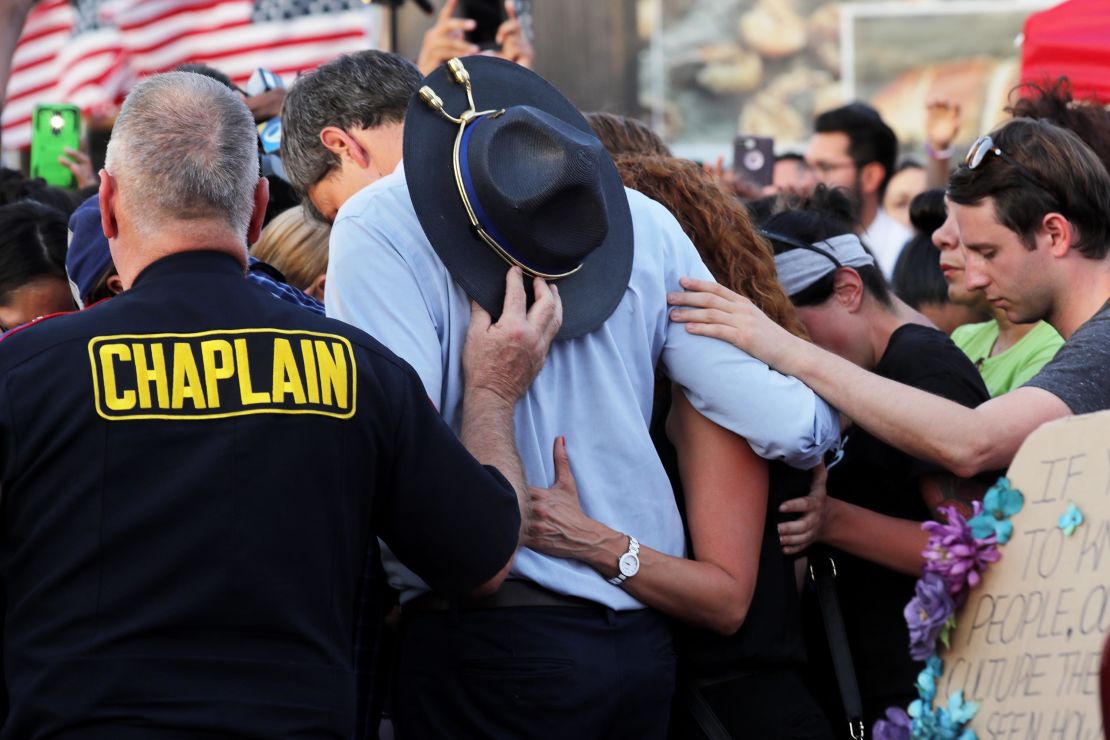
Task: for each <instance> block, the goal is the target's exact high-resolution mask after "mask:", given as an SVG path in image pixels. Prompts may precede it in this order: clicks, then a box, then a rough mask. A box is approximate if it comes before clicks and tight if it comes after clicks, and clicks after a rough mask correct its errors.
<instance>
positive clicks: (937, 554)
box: [921, 501, 1001, 606]
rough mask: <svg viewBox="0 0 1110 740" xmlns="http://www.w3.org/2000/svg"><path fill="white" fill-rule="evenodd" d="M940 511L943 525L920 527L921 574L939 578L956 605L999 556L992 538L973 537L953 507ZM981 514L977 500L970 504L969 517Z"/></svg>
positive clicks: (964, 597)
mask: <svg viewBox="0 0 1110 740" xmlns="http://www.w3.org/2000/svg"><path fill="white" fill-rule="evenodd" d="M940 511H941V513H943V514H944V516H945V518H946V519H947V520H948V522H947V523H945V524H941V523H940V522H925V523H924V524H922V525H921V528H922V529H924V530H925V531H926V532H928V533H929V543H928V544H927V545H926V546H925V551H924V552H923V553H922V554H923V555H924V556H925V571H926V572H927V573H936V574H937V575H939V576H940V577H941V578H943V579H944V582H945V584H946V585H947V587H948V593H949V595H951V596H952V597H953V599H954V600H955V602H956V605H957V606H960V605H962V604H963V603H964V601H966V600H967V592H968V591H969V590H971V589H973V588H975V587H976V586H978V585H979V581H980V580H981V579H982V574H983V571H985V570H986V569H987V564H988V563H995V562H998V559H999V558H1000V557H1001V553H999V552H998V544H997V543H996V542H995V537H994V535H993V534H992V535H990V536H988V537H985V538H983V539H979V538H977V537H976V536H975V535H974V534H973V533H972V531H971V526H970V525H969V524H968V523H967V521H966V520H965V519H964V518H963V517H962V516H960V513H959V512H958V511H956V509H955V507H943V508H941V509H940ZM982 512H983V507H982V505H981V504H980V503H979V502H978V501H975V502H973V503H972V516H973V517H976V516H979V515H980V514H982Z"/></svg>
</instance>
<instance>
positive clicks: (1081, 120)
mask: <svg viewBox="0 0 1110 740" xmlns="http://www.w3.org/2000/svg"><path fill="white" fill-rule="evenodd" d="M1014 93H1018V96H1019V97H1018V100H1017V102H1015V103H1014V104H1013V105H1011V106H1009V107H1008V108H1006V112H1007V113H1009V114H1010V115H1012V116H1013V117H1014V118H1034V119H1040V120H1045V121H1049V122H1051V123H1054V124H1056V125H1057V126H1059V127H1060V128H1066V129H1070V130H1071V131H1073V132H1074V133H1075V135H1076V136H1078V137H1079V138H1080V139H1082V140H1083V143H1084V144H1086V145H1087V146H1089V147H1091V149H1093V150H1094V152H1095V154H1097V155H1098V158H1099V159H1100V160H1102V165H1103V167H1105V168H1106V169H1107V170H1108V171H1110V112H1108V111H1107V110H1106V109H1105V108H1104V107H1102V106H1101V105H1100V104H1099V103H1098V102H1097V101H1095V100H1076V99H1075V95H1074V93H1073V92H1072V88H1071V81H1070V80H1069V79H1068V78H1067V77H1059V78H1057V79H1056V80H1055V81H1054V82H1049V81H1045V82H1043V83H1041V84H1038V83H1035V82H1026V83H1024V84H1022V85H1018V86H1017V87H1015V88H1014V89H1013V90H1012V91H1011V92H1010V95H1011V97H1012V96H1013V95H1014Z"/></svg>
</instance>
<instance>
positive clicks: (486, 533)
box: [0, 73, 561, 740]
mask: <svg viewBox="0 0 1110 740" xmlns="http://www.w3.org/2000/svg"><path fill="white" fill-rule="evenodd" d="M171 121H172V124H171ZM167 152H172V153H173V155H172V157H171V156H167V154H166V153H167ZM266 197H267V191H266V181H265V180H259V178H258V174H257V159H256V155H255V132H254V125H253V122H252V120H251V117H250V113H249V112H248V111H247V108H246V107H245V106H244V105H243V103H242V102H241V101H240V100H239V99H238V98H237V97H236V96H235V95H234V94H233V93H231V92H230V91H228V90H227V89H226V88H224V87H223V86H221V85H219V84H218V83H216V82H214V81H212V80H209V79H207V78H205V77H201V76H199V75H194V74H190V73H170V74H166V75H160V76H156V77H153V78H151V79H149V80H147V81H146V82H144V83H142V84H140V85H139V86H138V87H136V88H135V90H134V91H133V92H132V93H131V95H130V96H129V97H128V100H127V102H126V103H125V105H124V107H123V110H122V111H121V113H120V116H119V120H118V122H117V124H116V127H115V131H114V133H113V137H112V142H111V145H110V147H109V152H108V160H107V164H106V171H104V172H102V186H101V192H100V198H101V213H102V221H103V226H104V230H105V234H106V235H107V236H108V237H109V239H110V242H111V247H112V253H113V258H114V261H115V264H116V266H117V268H118V271H119V275H120V277H121V279H122V281H123V283H124V286H125V288H128V290H126V292H124V293H122V294H121V295H119V296H117V297H115V298H113V299H112V300H110V301H106V302H104V303H101V304H98V305H96V306H93V307H92V308H90V309H88V310H86V311H83V312H81V313H77V314H70V315H67V316H63V317H58V318H53V319H46V320H43V321H40V322H38V323H37V324H32V325H29V326H28V327H26V328H23V329H21V330H19V331H17V332H14V333H13V334H11V335H9V337H8V338H6V339H5V340H4V341H3V343H2V344H0V485H2V492H3V499H2V504H0V505H2V507H3V520H2V524H0V527H2V537H3V539H2V541H0V576H2V578H3V596H4V599H5V606H6V611H5V615H4V624H3V659H4V688H5V689H6V699H7V702H8V707H7V715H6V719H5V721H4V724H3V729H2V732H0V737H3V738H20V740H23V739H24V738H38V737H46V736H49V737H52V738H80V739H81V740H88V739H91V738H112V739H113V740H127V739H128V738H144V739H150V738H154V739H158V738H194V737H197V738H199V737H205V738H213V737H236V738H246V737H250V738H267V739H271V738H293V737H296V738H342V739H343V740H347V738H350V737H351V736H352V734H353V728H354V723H355V704H356V696H355V694H356V692H355V679H354V669H353V661H354V657H353V655H354V651H355V645H356V641H357V640H358V639H359V634H358V633H359V625H360V623H362V622H364V621H365V619H366V615H364V614H361V613H360V610H359V605H360V599H361V598H362V596H363V589H364V588H365V586H364V581H363V573H364V570H365V569H367V568H369V566H370V563H369V562H368V557H367V553H368V552H369V551H370V549H371V548H370V546H371V543H372V542H373V537H374V536H375V535H379V536H380V537H381V538H382V539H383V540H385V541H386V542H387V543H388V544H389V545H390V546H391V547H392V549H393V550H394V552H396V553H397V554H398V555H399V556H400V557H401V558H402V559H404V561H405V562H406V563H407V564H408V565H410V566H411V567H412V568H413V569H415V570H416V571H417V572H419V573H420V575H421V576H422V577H423V578H425V579H427V580H428V581H429V582H430V583H432V584H434V585H435V587H436V589H437V590H442V591H444V592H448V593H454V594H464V593H467V592H470V591H472V590H475V589H479V590H481V589H492V588H496V586H497V585H498V584H499V583H500V580H501V579H502V578H503V577H504V574H505V573H506V572H507V571H508V568H509V565H510V563H511V560H512V555H513V553H514V550H515V548H516V544H517V540H518V531H519V527H520V523H521V519H520V510H519V509H518V503H517V501H518V498H517V497H518V496H519V495H520V491H522V490H523V475H522V474H521V472H520V463H519V461H518V460H517V459H516V451H515V449H514V448H513V445H512V439H513V432H512V407H513V402H514V401H515V400H516V398H517V397H519V396H520V395H521V394H523V392H524V390H525V387H526V385H527V383H529V382H530V378H531V377H532V376H534V374H535V372H538V369H539V367H540V365H542V362H543V355H544V352H545V351H546V347H547V345H548V344H549V342H550V340H551V338H552V337H553V336H554V334H555V332H556V331H557V329H558V324H559V321H560V317H561V307H560V304H559V302H558V297H557V295H554V294H553V293H552V292H551V291H548V290H547V288H546V286H544V285H542V284H541V283H537V285H536V292H537V300H536V303H535V305H534V306H533V308H532V309H531V310H530V311H529V312H528V313H527V314H525V312H524V304H525V300H524V295H523V291H522V290H519V289H518V290H517V291H516V292H515V293H513V294H512V295H511V296H510V298H509V299H508V300H507V302H506V316H505V317H504V318H502V319H501V320H499V321H498V323H497V324H493V325H492V326H491V325H490V324H489V322H488V321H486V322H481V321H479V322H476V323H477V324H478V326H479V329H478V330H476V331H475V332H472V340H473V345H472V346H469V347H468V348H467V360H466V362H467V367H468V379H467V383H468V386H467V395H466V408H467V415H466V418H465V419H464V421H463V424H462V430H461V434H462V437H463V439H464V440H465V441H467V442H468V444H470V445H471V449H472V451H473V452H474V454H475V456H476V457H477V460H476V459H475V458H474V457H471V455H470V454H469V453H468V452H467V451H466V450H465V449H464V448H463V446H462V445H461V444H460V443H459V441H458V439H457V438H456V437H455V435H454V434H453V433H452V431H451V429H450V428H448V427H447V426H446V424H445V423H444V422H443V421H442V420H441V418H440V416H439V414H438V413H436V411H435V409H434V407H433V406H432V404H431V403H430V402H429V401H428V398H427V395H426V394H425V392H424V389H423V387H422V385H421V383H420V381H419V379H418V378H417V376H416V374H415V373H414V372H413V371H412V369H411V368H410V367H409V366H408V365H406V364H405V363H404V362H402V361H401V360H399V359H398V358H397V357H396V356H394V355H393V354H392V353H390V352H389V351H388V350H386V349H385V348H384V347H382V346H381V345H380V344H378V343H377V342H376V341H375V340H373V339H372V338H371V337H369V336H368V335H366V334H364V333H362V332H360V331H358V330H357V329H354V328H351V327H349V326H347V325H345V324H341V323H339V322H336V321H332V320H329V319H325V318H322V317H317V316H315V315H313V314H311V313H309V312H306V311H303V310H300V309H299V308H296V307H294V306H291V305H288V304H286V303H283V302H281V301H275V300H273V299H272V298H271V297H270V296H269V295H268V294H267V293H266V292H265V291H263V290H261V289H260V288H258V287H256V286H253V285H252V284H250V283H249V282H247V281H245V280H244V279H243V274H244V269H245V263H246V256H247V255H246V240H247V237H248V236H249V235H257V231H258V229H259V228H260V222H261V217H262V214H263V213H264V211H265V204H266ZM514 278H515V280H514ZM509 282H510V284H513V283H514V282H515V284H516V285H517V286H519V285H520V284H521V281H520V277H519V275H511V276H510V281H509ZM514 376H517V377H518V379H517V380H513V377H514ZM522 384H523V386H522ZM478 460H480V461H481V462H483V463H487V464H490V465H492V466H496V468H497V469H494V468H493V467H484V466H483V465H482V464H480V463H479V462H478ZM498 470H500V471H501V473H504V476H503V475H501V474H500V473H499V472H498ZM506 478H507V479H508V480H506ZM509 481H511V483H510V482H509ZM514 488H515V489H516V491H515V492H514ZM514 494H515V495H514Z"/></svg>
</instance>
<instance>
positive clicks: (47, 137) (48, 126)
mask: <svg viewBox="0 0 1110 740" xmlns="http://www.w3.org/2000/svg"><path fill="white" fill-rule="evenodd" d="M31 125H32V129H31V177H41V178H42V179H43V180H46V183H47V184H48V185H55V186H57V187H61V188H74V187H76V186H77V182H76V180H75V179H74V177H73V173H72V172H70V171H69V170H68V169H66V167H65V165H63V164H61V163H60V162H59V161H58V157H61V156H62V155H63V154H65V149H66V147H69V148H70V149H77V148H78V147H79V146H80V144H81V111H80V109H78V108H77V106H76V105H65V104H57V105H36V106H35V111H34V113H33V115H32V118H31Z"/></svg>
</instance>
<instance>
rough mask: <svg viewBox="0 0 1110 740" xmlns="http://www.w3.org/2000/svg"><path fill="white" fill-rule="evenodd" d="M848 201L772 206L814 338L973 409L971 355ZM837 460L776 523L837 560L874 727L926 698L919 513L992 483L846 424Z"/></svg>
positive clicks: (826, 676)
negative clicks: (856, 227) (918, 656)
mask: <svg viewBox="0 0 1110 740" xmlns="http://www.w3.org/2000/svg"><path fill="white" fill-rule="evenodd" d="M849 213H850V211H849V206H848V202H847V199H846V198H845V197H844V196H843V195H841V194H840V192H839V191H829V190H826V189H824V188H823V187H820V188H818V190H817V192H816V193H815V194H814V195H813V196H812V198H811V199H810V201H809V202H808V203H805V204H803V207H802V208H799V209H797V210H791V211H785V212H782V213H778V214H776V215H773V216H771V217H770V218H769V219H768V220H767V221H766V222H765V223H764V225H763V229H762V232H763V235H764V236H765V237H766V238H768V239H769V240H770V241H771V244H772V247H773V248H774V252H775V265H776V267H777V269H778V274H779V281H780V282H781V283H782V286H783V289H784V290H785V291H786V293H787V295H789V296H790V300H791V301H792V302H793V304H794V306H795V307H796V308H797V311H798V317H799V318H800V319H801V321H802V323H803V324H804V325H805V327H806V330H807V331H808V332H809V335H810V337H811V338H812V339H813V341H814V342H816V343H817V344H818V345H820V346H822V347H824V348H825V349H828V350H830V351H832V352H835V353H837V354H839V355H840V356H842V357H844V358H845V359H848V360H851V361H852V362H854V363H856V364H857V365H860V366H861V367H864V368H866V369H868V370H871V371H873V372H875V373H877V374H879V375H883V376H885V377H888V378H892V379H894V380H897V381H899V382H902V383H906V384H908V385H913V386H916V387H918V388H921V389H924V390H927V391H929V392H931V393H935V394H938V395H941V396H945V397H947V398H949V399H951V400H953V401H957V402H959V403H962V404H964V405H967V406H970V407H974V406H977V405H978V404H979V403H981V402H983V401H985V400H987V399H988V397H989V396H988V394H987V390H986V388H985V387H984V386H983V383H982V379H981V378H980V376H979V373H978V372H976V370H975V367H974V366H973V365H972V364H971V362H970V361H969V360H968V359H967V357H966V356H965V355H964V354H963V353H962V352H961V351H960V350H959V349H958V348H957V347H956V346H955V345H954V344H952V342H951V341H950V340H949V339H948V337H947V336H945V335H944V334H943V333H941V332H940V331H937V329H936V328H934V327H933V326H932V325H931V324H930V323H929V321H928V319H926V318H925V317H924V316H922V315H921V314H919V313H918V312H916V311H914V310H913V309H911V308H910V307H909V306H907V305H906V304H905V303H903V302H902V301H901V300H899V299H898V298H897V297H895V296H894V294H893V293H892V292H891V290H890V288H889V287H888V285H887V283H886V281H885V280H884V279H883V277H882V275H881V273H880V272H879V269H878V267H877V266H876V265H875V260H874V258H873V257H872V256H871V254H869V253H868V252H867V250H866V249H865V248H864V247H863V245H862V244H861V243H860V240H859V238H858V237H857V236H856V235H855V234H853V233H852V229H851V226H850V221H849V220H848V217H849ZM834 453H835V454H831V456H830V458H829V459H828V460H827V467H828V481H827V496H826V495H824V494H823V493H822V492H820V491H818V492H815V493H811V494H810V495H809V496H806V497H805V498H802V499H795V500H793V501H788V502H787V503H785V504H784V505H783V507H782V508H783V510H784V511H789V512H794V513H798V514H801V515H802V516H801V518H800V519H799V520H798V521H796V522H789V523H786V524H782V525H780V527H779V532H780V538H781V541H782V543H783V546H784V550H785V552H787V553H794V552H798V551H800V550H802V549H804V548H806V547H808V546H810V545H813V547H811V548H810V551H809V556H810V560H811V562H816V561H818V559H820V560H821V564H824V563H825V562H827V558H831V559H832V560H833V562H834V563H835V566H834V567H835V572H836V579H835V584H836V590H837V594H838V596H839V600H840V606H841V611H842V612H843V617H844V624H845V629H846V631H847V636H848V644H849V647H850V650H851V654H852V657H853V660H854V663H855V669H856V674H857V678H858V681H859V687H860V693H861V696H862V699H863V714H864V721H865V723H866V725H867V726H868V727H871V725H872V723H873V722H874V721H875V720H876V719H877V718H880V717H881V716H882V715H883V712H884V711H885V709H886V708H887V707H888V706H891V705H898V706H905V705H906V704H907V703H909V701H911V700H912V699H913V697H914V696H916V692H915V690H914V681H915V679H916V676H917V674H918V672H919V671H920V670H921V666H920V664H918V663H915V662H914V661H912V660H911V658H910V656H909V654H908V652H907V649H906V644H907V637H906V624H905V619H904V618H903V616H902V610H903V608H904V606H905V604H906V602H908V601H909V600H910V598H911V597H912V596H913V591H914V582H915V580H916V578H917V577H918V576H919V575H920V574H921V569H922V566H923V564H924V560H923V558H922V555H921V551H922V549H923V547H924V546H925V541H926V535H925V533H924V532H922V531H921V527H920V523H921V522H922V521H924V520H926V519H929V518H931V517H932V516H933V515H934V514H935V513H936V510H937V507H938V506H940V505H951V504H952V503H953V502H955V503H956V504H957V505H959V506H960V507H961V508H962V509H964V510H965V511H967V510H969V502H970V501H971V499H973V498H975V497H978V496H981V495H982V490H983V487H982V486H981V485H979V484H978V483H977V482H974V481H966V480H961V479H959V478H956V477H955V476H953V475H951V474H950V473H948V472H947V471H945V470H943V469H941V468H939V467H937V466H935V465H931V464H928V463H925V462H923V461H921V460H917V459H914V458H911V457H910V456H908V455H906V454H904V453H902V452H900V451H898V450H896V449H894V448H893V447H890V446H889V445H886V444H885V443H883V442H880V441H879V440H878V439H876V438H874V437H872V436H871V435H869V434H867V433H866V432H864V431H863V430H861V429H858V428H855V427H852V426H848V427H847V428H846V429H845V431H844V435H843V438H842V440H841V444H840V446H839V447H838V448H837V449H836V450H834ZM813 601H814V600H813V599H809V598H807V603H806V605H805V609H804V610H803V612H804V615H805V621H806V633H807V637H808V638H809V639H808V643H809V657H810V670H811V671H812V672H813V674H814V679H815V680H814V681H813V682H812V685H813V686H814V689H815V691H816V692H817V694H818V698H819V700H820V701H821V702H822V703H823V704H824V706H825V708H826V711H827V712H829V716H830V718H833V719H834V723H833V724H834V726H842V725H841V724H840V722H839V719H840V718H841V715H842V714H843V710H842V709H840V707H841V706H842V704H841V702H840V700H839V698H838V694H837V688H836V686H837V683H836V681H835V679H834V674H833V668H832V659H831V657H830V654H829V649H828V647H827V644H828V643H827V640H826V638H825V636H824V628H823V626H822V624H821V618H820V616H819V614H818V612H817V605H816V604H815V603H812V602H813Z"/></svg>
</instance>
